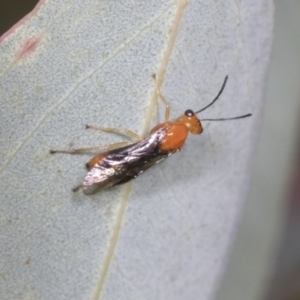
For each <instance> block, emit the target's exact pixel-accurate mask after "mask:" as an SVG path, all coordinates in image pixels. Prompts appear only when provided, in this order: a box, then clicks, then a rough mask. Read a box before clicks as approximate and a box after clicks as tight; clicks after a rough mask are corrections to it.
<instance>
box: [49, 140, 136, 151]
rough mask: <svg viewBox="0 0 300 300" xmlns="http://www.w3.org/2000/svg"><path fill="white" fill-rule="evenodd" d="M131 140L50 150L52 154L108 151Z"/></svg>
mask: <svg viewBox="0 0 300 300" xmlns="http://www.w3.org/2000/svg"><path fill="white" fill-rule="evenodd" d="M130 144H132V143H130V142H121V143H114V144H110V145H107V146H102V147H91V148H80V149H71V150H50V154H54V153H68V154H79V153H87V152H93V151H103V152H104V151H107V150H111V149H115V148H120V147H124V146H127V145H130Z"/></svg>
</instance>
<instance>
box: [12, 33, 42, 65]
mask: <svg viewBox="0 0 300 300" xmlns="http://www.w3.org/2000/svg"><path fill="white" fill-rule="evenodd" d="M39 41H40V38H36V37H33V38H30V39H29V40H27V41H26V42H25V43H24V44H23V46H22V47H21V49H20V51H19V52H18V54H17V60H20V59H22V58H25V57H26V56H28V55H30V54H32V53H33V52H34V51H35V50H36V48H37V45H38V43H39Z"/></svg>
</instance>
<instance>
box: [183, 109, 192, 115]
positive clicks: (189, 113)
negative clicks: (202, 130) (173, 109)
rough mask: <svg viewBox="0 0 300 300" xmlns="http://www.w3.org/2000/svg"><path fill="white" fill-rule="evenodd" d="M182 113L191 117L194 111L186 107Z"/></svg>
mask: <svg viewBox="0 0 300 300" xmlns="http://www.w3.org/2000/svg"><path fill="white" fill-rule="evenodd" d="M184 114H185V115H186V116H187V117H192V116H193V115H194V112H193V111H192V110H191V109H187V110H186V111H185V113H184Z"/></svg>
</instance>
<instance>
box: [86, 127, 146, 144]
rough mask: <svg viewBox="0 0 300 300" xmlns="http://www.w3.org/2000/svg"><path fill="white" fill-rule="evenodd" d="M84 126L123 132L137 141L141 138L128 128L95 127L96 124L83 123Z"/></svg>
mask: <svg viewBox="0 0 300 300" xmlns="http://www.w3.org/2000/svg"><path fill="white" fill-rule="evenodd" d="M85 128H86V129H95V130H101V131H105V132H114V133H120V134H125V135H128V136H130V137H131V138H133V139H135V140H136V141H138V142H139V141H141V140H142V138H141V137H140V136H139V135H138V134H136V133H134V132H133V131H131V130H128V129H123V128H113V127H97V126H93V125H85Z"/></svg>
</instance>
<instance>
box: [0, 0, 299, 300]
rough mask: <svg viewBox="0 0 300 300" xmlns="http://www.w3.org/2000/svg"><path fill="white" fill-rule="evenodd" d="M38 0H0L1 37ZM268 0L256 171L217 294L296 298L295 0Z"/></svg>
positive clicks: (233, 298) (232, 299) (261, 299)
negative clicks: (269, 33)
mask: <svg viewBox="0 0 300 300" xmlns="http://www.w3.org/2000/svg"><path fill="white" fill-rule="evenodd" d="M36 3H37V1H36V0H1V1H0V20H1V21H0V36H1V35H2V34H3V33H5V32H6V31H7V30H8V29H9V28H11V27H12V26H13V25H14V24H15V23H17V22H18V21H19V20H20V19H21V18H22V17H24V16H25V15H26V14H27V13H29V12H30V11H31V10H32V9H33V8H34V7H35V5H36ZM274 3H275V9H276V10H275V27H274V41H273V42H274V44H273V54H272V57H271V64H270V72H269V75H268V78H267V85H266V91H265V92H266V93H265V94H266V100H267V101H266V106H265V111H264V117H263V120H262V124H261V128H262V130H261V133H260V140H259V147H258V151H257V158H256V163H255V171H254V175H253V181H252V184H251V187H250V192H249V201H248V202H247V204H246V207H245V213H244V216H243V218H242V220H241V226H240V228H239V229H238V233H237V238H236V243H235V245H234V247H233V249H232V253H231V257H230V260H229V264H228V268H227V270H226V274H225V276H224V279H223V281H222V283H221V288H220V290H219V293H218V294H217V295H216V299H220V300H227V299H228V300H241V299H243V300H247V299H249V300H254V299H257V300H300V1H299V0H285V1H282V0H276V1H274ZM257 224H264V226H263V227H259V228H258V226H257Z"/></svg>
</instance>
